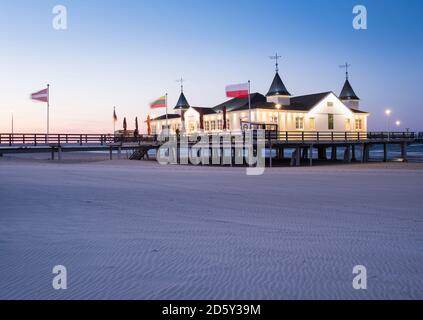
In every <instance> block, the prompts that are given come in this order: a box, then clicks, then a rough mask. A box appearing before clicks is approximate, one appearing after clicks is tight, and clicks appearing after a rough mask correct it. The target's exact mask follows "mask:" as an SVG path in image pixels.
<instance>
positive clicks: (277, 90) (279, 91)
mask: <svg viewBox="0 0 423 320" xmlns="http://www.w3.org/2000/svg"><path fill="white" fill-rule="evenodd" d="M269 58H270V59H271V60H275V61H276V63H275V67H276V69H275V70H276V75H275V78H274V79H273V82H272V85H271V86H270V89H269V92H268V93H267V96H268V97H271V96H291V94H290V93H289V92H288V90H287V89H286V87H285V85H284V84H283V82H282V79H281V77H280V76H279V58H282V57H281V56H280V55H278V53H276V55H274V56H270V57H269Z"/></svg>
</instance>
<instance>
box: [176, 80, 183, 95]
mask: <svg viewBox="0 0 423 320" xmlns="http://www.w3.org/2000/svg"><path fill="white" fill-rule="evenodd" d="M176 82H179V83H180V84H181V93H184V82H185V80H184V78H182V77H181V79H179V80H176Z"/></svg>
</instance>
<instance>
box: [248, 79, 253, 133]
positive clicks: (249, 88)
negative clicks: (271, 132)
mask: <svg viewBox="0 0 423 320" xmlns="http://www.w3.org/2000/svg"><path fill="white" fill-rule="evenodd" d="M248 110H249V121H250V123H249V128H250V129H251V120H252V119H251V81H250V80H248Z"/></svg>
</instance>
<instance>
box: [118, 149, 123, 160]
mask: <svg viewBox="0 0 423 320" xmlns="http://www.w3.org/2000/svg"><path fill="white" fill-rule="evenodd" d="M121 157H122V147H121V146H119V147H118V159H119V160H120V159H121Z"/></svg>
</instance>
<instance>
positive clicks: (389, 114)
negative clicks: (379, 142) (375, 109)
mask: <svg viewBox="0 0 423 320" xmlns="http://www.w3.org/2000/svg"><path fill="white" fill-rule="evenodd" d="M391 113H392V111H391V110H390V109H386V110H385V115H386V131H387V132H388V141H389V140H390V133H389V129H390V128H389V120H390V119H389V118H390V116H391Z"/></svg>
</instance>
